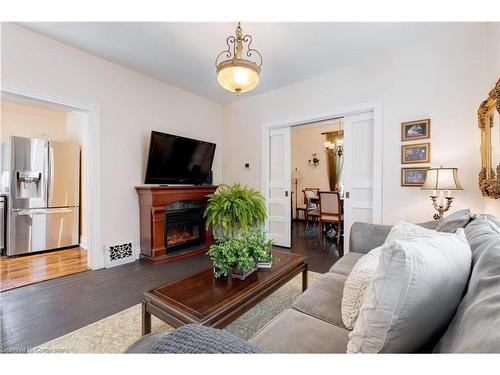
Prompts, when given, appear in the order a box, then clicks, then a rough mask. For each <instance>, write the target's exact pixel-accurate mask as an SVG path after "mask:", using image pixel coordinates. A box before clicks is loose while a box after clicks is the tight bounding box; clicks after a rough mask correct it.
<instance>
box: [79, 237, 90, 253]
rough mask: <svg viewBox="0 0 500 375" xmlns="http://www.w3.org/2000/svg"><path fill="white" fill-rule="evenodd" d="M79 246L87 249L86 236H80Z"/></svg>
mask: <svg viewBox="0 0 500 375" xmlns="http://www.w3.org/2000/svg"><path fill="white" fill-rule="evenodd" d="M80 247H81V248H82V249H83V250H88V249H89V242H88V240H87V237H84V236H80Z"/></svg>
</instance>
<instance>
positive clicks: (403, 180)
mask: <svg viewBox="0 0 500 375" xmlns="http://www.w3.org/2000/svg"><path fill="white" fill-rule="evenodd" d="M430 168H431V167H429V166H427V167H403V168H401V187H421V186H422V185H423V184H424V183H423V182H422V184H411V183H407V182H405V172H407V171H420V170H423V171H426V172H427V171H428V170H429V169H430Z"/></svg>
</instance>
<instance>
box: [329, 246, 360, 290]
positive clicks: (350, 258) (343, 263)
mask: <svg viewBox="0 0 500 375" xmlns="http://www.w3.org/2000/svg"><path fill="white" fill-rule="evenodd" d="M363 255H364V254H362V253H353V252H350V253H347V254H346V255H344V256H343V257H342V258H340V259H339V260H337V261H336V262H335V264H334V265H333V266H332V267H331V268H330V271H329V272H334V273H338V274H339V275H344V276H349V274H350V273H351V271H352V268H353V267H354V265H355V264H356V262H357V261H358V260H359V258H361V257H362V256H363ZM341 298H342V297H341Z"/></svg>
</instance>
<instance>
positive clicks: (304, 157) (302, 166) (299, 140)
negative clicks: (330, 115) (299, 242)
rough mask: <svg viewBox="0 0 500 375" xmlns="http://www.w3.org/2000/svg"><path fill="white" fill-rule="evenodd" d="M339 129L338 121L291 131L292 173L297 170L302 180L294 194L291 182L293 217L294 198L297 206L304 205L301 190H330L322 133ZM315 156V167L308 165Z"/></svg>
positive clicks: (293, 184) (296, 128)
mask: <svg viewBox="0 0 500 375" xmlns="http://www.w3.org/2000/svg"><path fill="white" fill-rule="evenodd" d="M339 129H340V121H339V120H337V121H336V122H329V123H320V124H310V125H305V126H296V127H293V128H292V131H291V144H292V157H291V163H292V171H293V170H295V168H297V169H298V170H299V171H300V172H301V173H302V178H301V179H300V180H299V181H298V184H297V193H295V182H294V181H292V190H293V192H294V195H293V202H292V204H293V208H294V209H293V211H294V212H292V215H293V216H294V217H295V198H296V197H298V205H299V206H301V205H304V195H303V193H302V190H303V189H304V188H306V187H317V188H320V189H321V190H330V183H329V182H328V165H327V162H326V153H325V139H326V138H325V136H324V135H321V133H324V132H332V131H336V130H339ZM314 153H315V154H316V155H317V158H318V159H319V160H320V161H319V165H318V166H317V167H312V166H310V165H309V164H308V160H309V159H311V158H312V154H314Z"/></svg>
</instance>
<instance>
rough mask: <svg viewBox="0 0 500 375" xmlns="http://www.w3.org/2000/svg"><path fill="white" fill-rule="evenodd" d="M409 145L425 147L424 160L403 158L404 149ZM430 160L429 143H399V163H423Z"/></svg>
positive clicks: (409, 146)
mask: <svg viewBox="0 0 500 375" xmlns="http://www.w3.org/2000/svg"><path fill="white" fill-rule="evenodd" d="M411 147H425V148H426V156H427V158H426V159H425V160H405V149H407V148H411ZM430 162H431V143H430V142H427V143H411V144H406V145H401V164H425V163H430Z"/></svg>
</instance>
